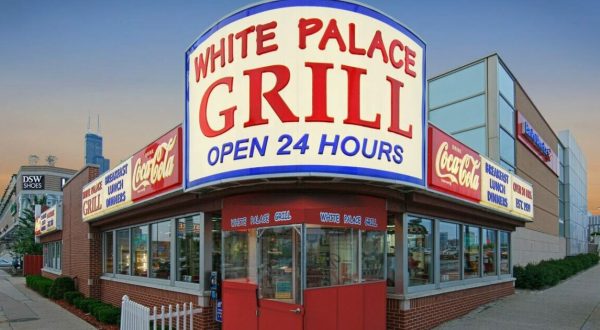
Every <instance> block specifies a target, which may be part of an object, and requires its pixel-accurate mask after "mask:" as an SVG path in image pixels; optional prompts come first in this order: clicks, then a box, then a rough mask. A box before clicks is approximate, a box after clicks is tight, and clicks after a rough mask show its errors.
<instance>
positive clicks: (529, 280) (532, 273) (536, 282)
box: [513, 254, 600, 290]
mask: <svg viewBox="0 0 600 330" xmlns="http://www.w3.org/2000/svg"><path fill="white" fill-rule="evenodd" d="M599 259H600V257H599V256H598V255H597V254H580V255H577V256H569V257H566V258H564V259H559V260H554V259H552V260H544V261H541V262H540V263H538V264H528V265H527V266H525V267H522V266H515V267H514V268H513V275H514V277H515V278H516V282H515V286H516V287H517V288H520V289H531V290H540V289H543V288H547V287H551V286H554V285H556V284H558V283H559V282H560V281H562V280H565V279H567V278H569V277H571V276H573V275H575V274H577V273H579V272H580V271H582V270H585V269H588V268H590V267H592V266H594V265H596V264H598V261H599Z"/></svg>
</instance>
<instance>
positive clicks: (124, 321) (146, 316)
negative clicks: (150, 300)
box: [121, 295, 202, 330]
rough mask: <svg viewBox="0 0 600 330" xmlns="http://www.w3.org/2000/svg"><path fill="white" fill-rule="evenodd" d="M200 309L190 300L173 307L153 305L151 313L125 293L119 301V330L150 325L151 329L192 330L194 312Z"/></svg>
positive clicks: (143, 329)
mask: <svg viewBox="0 0 600 330" xmlns="http://www.w3.org/2000/svg"><path fill="white" fill-rule="evenodd" d="M201 311H202V309H200V308H197V309H194V305H193V304H192V303H191V302H190V303H184V304H183V305H180V304H177V305H175V307H173V305H169V306H168V307H165V306H160V308H158V307H156V306H154V308H152V314H151V313H150V308H149V307H146V306H144V305H142V304H138V303H136V302H135V301H133V300H130V299H129V297H128V296H127V295H125V296H123V301H122V302H121V330H150V329H151V327H152V329H153V330H157V329H161V330H164V329H177V330H180V329H181V330H188V329H190V330H193V329H194V314H195V313H198V312H201ZM159 313H160V314H159ZM151 322H152V323H151Z"/></svg>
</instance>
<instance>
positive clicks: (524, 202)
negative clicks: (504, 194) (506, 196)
mask: <svg viewBox="0 0 600 330" xmlns="http://www.w3.org/2000/svg"><path fill="white" fill-rule="evenodd" d="M511 209H512V210H513V212H515V213H518V214H520V215H523V216H525V217H528V218H533V187H532V186H531V184H530V183H529V182H527V181H525V180H523V179H521V178H519V177H518V176H516V175H513V176H512V198H511Z"/></svg>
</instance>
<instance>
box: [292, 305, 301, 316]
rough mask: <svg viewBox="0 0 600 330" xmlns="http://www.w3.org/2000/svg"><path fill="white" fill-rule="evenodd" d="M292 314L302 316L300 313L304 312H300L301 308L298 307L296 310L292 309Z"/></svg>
mask: <svg viewBox="0 0 600 330" xmlns="http://www.w3.org/2000/svg"><path fill="white" fill-rule="evenodd" d="M290 312H292V313H296V314H300V313H302V310H300V307H298V308H296V309H290Z"/></svg>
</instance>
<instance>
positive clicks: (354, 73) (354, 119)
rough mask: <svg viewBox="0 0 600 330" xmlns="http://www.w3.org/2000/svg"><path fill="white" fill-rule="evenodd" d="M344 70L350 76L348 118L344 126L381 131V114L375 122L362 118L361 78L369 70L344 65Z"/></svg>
mask: <svg viewBox="0 0 600 330" xmlns="http://www.w3.org/2000/svg"><path fill="white" fill-rule="evenodd" d="M342 70H345V71H346V72H347V74H348V117H346V119H344V124H350V125H358V126H364V127H370V128H376V129H379V127H380V124H379V122H380V120H381V115H380V114H377V115H376V116H375V120H373V121H366V120H363V119H361V118H360V77H361V76H362V75H363V74H366V73H367V70H365V69H361V68H355V67H352V66H348V65H342Z"/></svg>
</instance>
